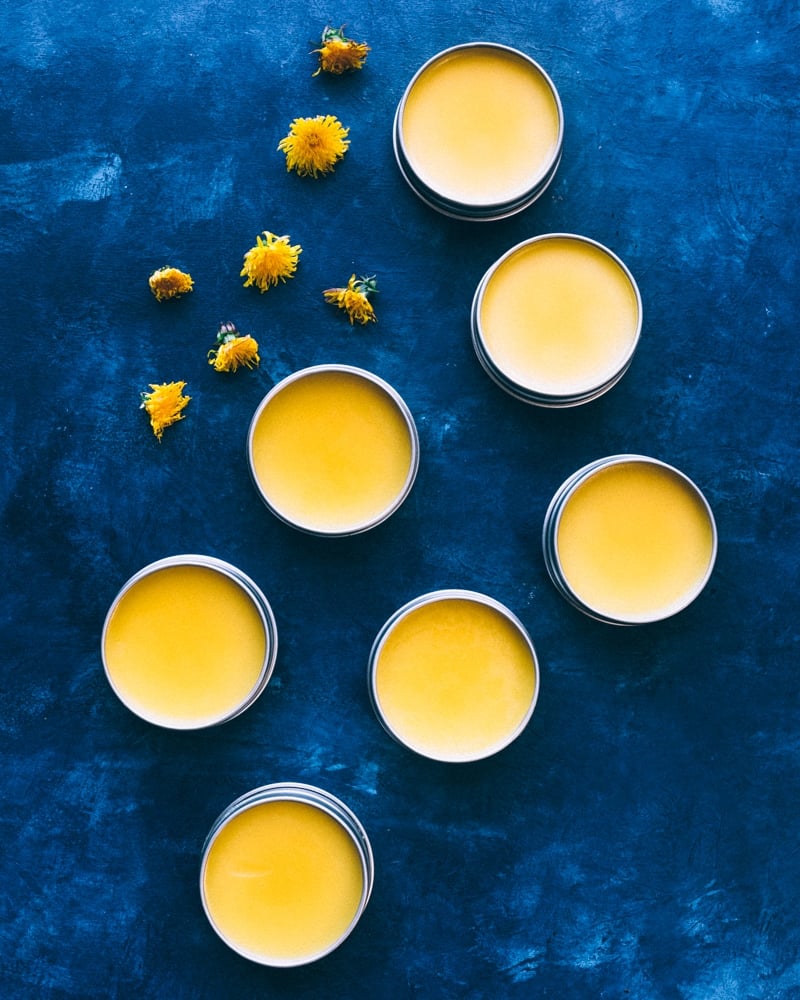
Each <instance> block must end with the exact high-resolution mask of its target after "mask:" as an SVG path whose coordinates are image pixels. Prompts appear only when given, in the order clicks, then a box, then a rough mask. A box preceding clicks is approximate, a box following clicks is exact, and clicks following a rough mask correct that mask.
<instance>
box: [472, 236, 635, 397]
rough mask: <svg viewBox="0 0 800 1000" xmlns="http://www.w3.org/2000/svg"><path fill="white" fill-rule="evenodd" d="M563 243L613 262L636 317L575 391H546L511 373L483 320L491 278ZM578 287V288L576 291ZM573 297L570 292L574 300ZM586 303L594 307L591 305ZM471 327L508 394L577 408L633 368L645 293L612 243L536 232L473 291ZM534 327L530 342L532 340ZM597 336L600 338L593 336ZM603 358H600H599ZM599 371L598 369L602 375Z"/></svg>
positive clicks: (481, 355) (487, 367) (481, 357)
mask: <svg viewBox="0 0 800 1000" xmlns="http://www.w3.org/2000/svg"><path fill="white" fill-rule="evenodd" d="M558 241H560V245H561V246H563V247H572V248H586V250H587V251H588V252H589V253H590V254H591V255H592V256H594V257H596V260H597V261H598V262H601V261H602V262H603V263H604V264H608V265H610V266H611V268H612V271H611V273H612V274H613V275H614V279H615V280H616V281H617V282H618V286H619V288H620V289H621V290H624V291H625V292H626V293H629V295H630V299H631V302H632V303H633V306H634V309H635V320H634V323H633V327H632V329H630V330H629V332H628V333H627V334H625V336H624V342H623V343H621V344H618V345H617V346H616V348H615V349H614V350H613V351H612V356H611V357H609V358H608V360H607V361H606V362H605V363H599V364H593V365H592V366H591V367H592V369H593V371H591V372H590V371H588V370H587V371H586V372H584V373H582V374H581V375H580V376H579V378H578V380H577V381H576V382H575V384H574V385H573V387H572V389H569V388H567V387H563V388H562V389H560V390H559V391H554V390H553V389H552V388H550V389H548V388H546V387H545V386H544V384H543V383H540V384H538V385H537V383H536V380H535V379H534V378H532V377H531V378H528V379H525V378H523V377H522V375H521V374H520V373H519V372H514V371H512V367H511V365H510V363H509V362H508V360H507V359H505V358H503V359H500V358H498V357H497V354H498V353H499V352H498V351H494V352H493V351H492V348H491V346H490V344H489V340H488V338H487V330H486V328H485V322H484V320H483V311H484V306H485V301H486V296H487V289H489V288H490V286H491V284H492V282H493V281H495V280H497V278H498V274H500V273H502V270H503V269H509V268H511V267H513V266H514V263H515V261H519V260H523V259H524V255H526V254H528V253H529V252H530V251H532V250H533V251H534V252H535V251H538V250H539V249H542V250H548V249H550V250H555V249H557V248H558V246H559V242H558ZM524 284H525V283H524V282H521V281H519V282H518V283H517V285H518V288H519V290H520V294H522V295H524V294H525V293H524ZM576 291H577V289H576ZM573 297H574V296H570V298H573ZM587 305H590V303H588V304H587ZM515 307H516V302H510V303H509V306H508V308H509V311H510V312H515V313H516V312H520V313H521V312H522V310H521V309H519V310H518V309H516V308H515ZM470 325H471V330H472V344H473V347H474V349H475V354H476V355H477V358H478V361H479V362H480V364H481V366H482V367H483V369H484V371H485V372H486V373H487V374H488V375H489V377H490V378H491V379H492V380H493V381H494V382H495V383H496V384H497V385H499V386H500V388H501V389H504V390H505V391H506V392H507V393H509V394H510V395H512V396H514V397H515V398H516V399H520V400H522V401H523V402H525V403H531V404H533V405H534V406H542V407H548V408H563V407H570V406H578V405H580V404H582V403H588V402H591V400H593V399H597V398H598V397H599V396H602V395H603V394H604V393H606V392H608V390H609V389H611V388H612V387H613V386H614V385H616V384H617V382H619V380H620V379H621V378H622V376H623V375H624V374H625V372H626V371H627V370H628V368H629V367H630V364H631V361H632V360H633V356H634V354H635V352H636V348H637V346H638V344H639V338H640V335H641V330H642V297H641V294H640V292H639V288H638V285H637V284H636V281H635V279H634V277H633V275H632V274H631V272H630V270H629V269H628V267H627V266H626V265H625V264H624V262H623V261H622V260H620V258H619V257H618V256H617V255H616V254H615V253H613V252H612V251H611V250H609V249H608V247H605V246H603V245H602V244H601V243H598V242H597V241H596V240H592V239H589V238H588V237H586V236H577V235H575V234H574V233H546V234H543V235H541V236H535V237H533V238H531V239H528V240H523V241H522V242H521V243H518V244H516V245H515V246H513V247H511V249H509V250H507V251H506V253H504V254H503V255H502V257H500V258H498V260H496V261H495V262H494V264H492V265H491V267H489V268H488V270H487V271H486V273H485V274H484V275H483V277H482V278H481V280H480V281H479V283H478V286H477V288H476V289H475V294H474V296H473V300H472V310H471V314H470ZM534 333H535V331H534V330H531V335H530V336H531V340H533V338H534ZM595 339H596V338H595ZM601 360H602V359H601ZM598 369H599V373H598Z"/></svg>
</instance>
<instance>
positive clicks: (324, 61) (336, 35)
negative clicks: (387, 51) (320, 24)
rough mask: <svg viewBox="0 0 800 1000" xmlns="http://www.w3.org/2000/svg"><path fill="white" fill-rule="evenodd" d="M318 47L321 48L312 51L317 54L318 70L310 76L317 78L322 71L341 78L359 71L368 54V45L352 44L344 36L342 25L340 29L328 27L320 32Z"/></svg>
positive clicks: (362, 43) (350, 39)
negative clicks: (345, 74)
mask: <svg viewBox="0 0 800 1000" xmlns="http://www.w3.org/2000/svg"><path fill="white" fill-rule="evenodd" d="M320 45H321V46H322V47H321V48H319V49H313V50H312V52H313V53H317V54H319V68H318V69H317V71H316V73H312V76H318V75H319V74H320V73H321V72H323V70H324V72H326V73H334V74H336V76H341V75H342V73H349V72H351V71H352V70H356V69H361V67H362V66H363V65H364V62H365V61H366V58H367V53H368V52H369V45H366V44H365V43H364V42H354V41H353V39H352V38H348V37H347V36H346V35H345V33H344V25H342V27H341V28H332V27H331V26H330V25H328V27H327V28H325V30H324V31H323V32H322V39H321V41H320Z"/></svg>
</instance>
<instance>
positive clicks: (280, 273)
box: [239, 229, 303, 293]
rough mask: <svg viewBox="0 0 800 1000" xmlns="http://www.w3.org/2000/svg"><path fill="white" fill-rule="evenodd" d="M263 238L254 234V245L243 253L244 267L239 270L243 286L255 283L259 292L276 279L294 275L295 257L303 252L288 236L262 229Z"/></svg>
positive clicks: (272, 283) (275, 282)
mask: <svg viewBox="0 0 800 1000" xmlns="http://www.w3.org/2000/svg"><path fill="white" fill-rule="evenodd" d="M263 235H264V239H263V240H262V239H261V237H260V236H256V245H255V246H254V247H252V248H251V249H250V250H248V251H247V253H246V254H245V255H244V267H243V268H242V270H241V271H240V272H239V273H240V275H241V277H246V278H247V281H245V283H244V287H245V288H247V287H249V286H250V285H256V286H257V287H258V288H259V289H260V290H261V292H262V293H263V292H266V290H267V289H268V288H269V287H270V286H271V285H277V284H278V280H279V279H280V281H285V280H286V279H287V278H291V277H292V276H293V275H294V272H295V269H296V268H297V258H298V257H299V256H300V254H301V253H302V252H303V248H302V247H301V246H300V245H299V244H298V245H297V246H292V245H291V244H290V243H289V237H288V236H276V235H275V234H274V233H270V232H268V231H267V230H266V229H265V230H264V233H263Z"/></svg>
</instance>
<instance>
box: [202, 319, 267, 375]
mask: <svg viewBox="0 0 800 1000" xmlns="http://www.w3.org/2000/svg"><path fill="white" fill-rule="evenodd" d="M260 360H261V358H259V356H258V344H257V343H256V342H255V340H254V339H253V338H252V337H251V336H250V335H249V334H246V335H245V336H242V335H241V334H240V333H239V331H238V330H237V329H236V327H235V326H234V324H233V323H221V324H220V328H219V332H218V333H217V346H216V347H213V348H212V349H211V350H210V351H209V352H208V363H209V364H210V365H213V366H214V371H215V372H235V371H236V370H237V369H238V368H239V367H240V366H242V365H243V366H244V367H245V368H255V367H257V366H258V363H259V361H260Z"/></svg>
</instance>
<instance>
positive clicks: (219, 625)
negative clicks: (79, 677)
mask: <svg viewBox="0 0 800 1000" xmlns="http://www.w3.org/2000/svg"><path fill="white" fill-rule="evenodd" d="M277 651H278V633H277V628H276V624H275V617H274V615H273V613H272V609H271V607H270V605H269V602H268V601H267V599H266V597H265V596H264V594H263V593H262V591H261V590H260V589H259V587H258V586H257V585H256V584H255V583H254V582H253V581H252V580H251V579H250V577H248V576H247V575H246V574H245V573H243V572H242V571H241V570H239V569H237V568H236V567H235V566H232V565H231V564H230V563H227V562H223V561H222V560H221V559H215V558H213V557H212V556H205V555H177V556H170V557H168V558H166V559H160V560H158V561H156V562H153V563H150V564H149V565H148V566H145V567H143V568H142V569H141V570H139V572H138V573H136V574H134V576H132V577H131V578H130V579H129V580H128V581H127V583H125V585H124V586H123V587H122V589H121V590H120V591H119V593H118V594H117V596H116V597H115V598H114V601H113V602H112V604H111V607H110V608H109V610H108V613H107V615H106V619H105V623H104V625H103V634H102V640H101V653H102V659H103V667H104V669H105V673H106V677H107V678H108V681H109V684H110V685H111V688H112V690H113V691H114V693H115V694H116V695H117V697H118V698H119V699H120V701H121V702H122V703H123V704H124V705H125V706H126V707H127V708H129V709H130V710H131V711H132V712H134V713H135V714H136V715H138V716H139V717H140V718H142V719H144V720H145V721H147V722H152V723H153V724H154V725H159V726H163V727H164V728H167V729H201V728H205V727H206V726H213V725H218V724H220V723H223V722H228V721H229V720H230V719H233V718H235V717H236V716H238V715H240V714H241V713H242V712H244V711H245V709H247V708H249V707H250V706H251V705H252V704H253V702H255V700H256V699H257V698H258V697H259V695H260V694H261V693H262V692H263V690H264V689H265V688H266V686H267V684H268V683H269V679H270V677H271V676H272V671H273V668H274V666H275V658H276V656H277Z"/></svg>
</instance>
